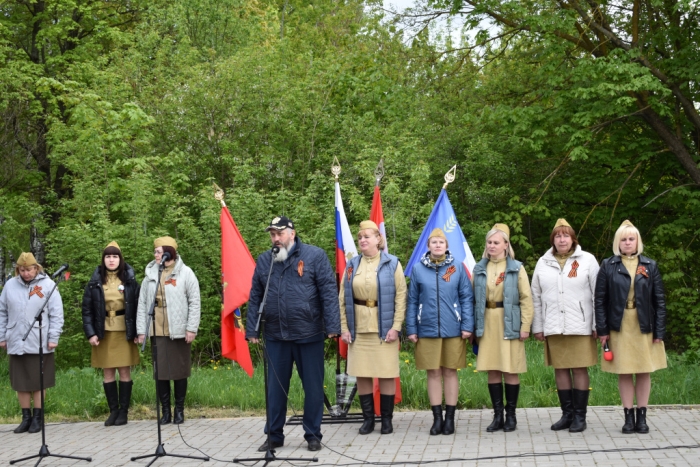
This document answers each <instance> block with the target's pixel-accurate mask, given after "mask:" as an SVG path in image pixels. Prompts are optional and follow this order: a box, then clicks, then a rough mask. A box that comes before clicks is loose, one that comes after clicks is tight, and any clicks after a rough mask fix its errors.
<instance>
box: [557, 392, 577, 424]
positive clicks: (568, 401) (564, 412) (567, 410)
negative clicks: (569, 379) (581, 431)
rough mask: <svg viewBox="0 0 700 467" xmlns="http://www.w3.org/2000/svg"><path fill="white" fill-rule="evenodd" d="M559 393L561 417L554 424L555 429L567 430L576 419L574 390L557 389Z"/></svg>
mask: <svg viewBox="0 0 700 467" xmlns="http://www.w3.org/2000/svg"><path fill="white" fill-rule="evenodd" d="M557 395H558V396H559V405H560V406H561V418H560V419H559V421H558V422H556V423H555V424H553V425H552V430H553V431H559V430H566V429H567V428H569V427H570V426H571V422H572V421H573V419H574V406H573V402H572V398H573V391H572V390H571V389H557Z"/></svg>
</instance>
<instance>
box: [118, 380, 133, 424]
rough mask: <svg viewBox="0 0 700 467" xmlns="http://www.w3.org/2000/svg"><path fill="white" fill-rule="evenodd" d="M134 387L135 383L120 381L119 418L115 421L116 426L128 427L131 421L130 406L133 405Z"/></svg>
mask: <svg viewBox="0 0 700 467" xmlns="http://www.w3.org/2000/svg"><path fill="white" fill-rule="evenodd" d="M133 386H134V382H133V381H126V382H121V381H119V416H118V417H117V419H116V420H115V421H114V424H115V425H116V426H122V425H126V424H127V422H128V421H129V420H128V418H129V417H128V416H129V405H130V404H131V388H132V387H133Z"/></svg>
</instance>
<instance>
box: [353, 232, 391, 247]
mask: <svg viewBox="0 0 700 467" xmlns="http://www.w3.org/2000/svg"><path fill="white" fill-rule="evenodd" d="M365 231H370V232H372V233H373V234H374V235H376V236H377V237H379V244H378V245H377V248H379V251H382V250H384V246H385V245H386V240H384V237H383V236H382V234H381V233H379V230H378V229H374V228H367V229H362V230H360V231H359V232H357V239H358V240H359V239H360V234H361V233H362V232H365Z"/></svg>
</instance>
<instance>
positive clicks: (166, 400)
mask: <svg viewBox="0 0 700 467" xmlns="http://www.w3.org/2000/svg"><path fill="white" fill-rule="evenodd" d="M158 399H160V406H161V409H162V411H163V416H162V417H161V418H160V424H161V425H167V424H168V423H170V422H171V421H172V412H171V411H170V381H168V380H158Z"/></svg>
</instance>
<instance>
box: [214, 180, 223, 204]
mask: <svg viewBox="0 0 700 467" xmlns="http://www.w3.org/2000/svg"><path fill="white" fill-rule="evenodd" d="M213 185H214V189H215V190H216V191H215V192H214V198H216V199H218V200H219V201H221V207H222V208H225V207H226V203H224V190H222V189H221V188H219V185H217V184H216V183H214V184H213Z"/></svg>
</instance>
